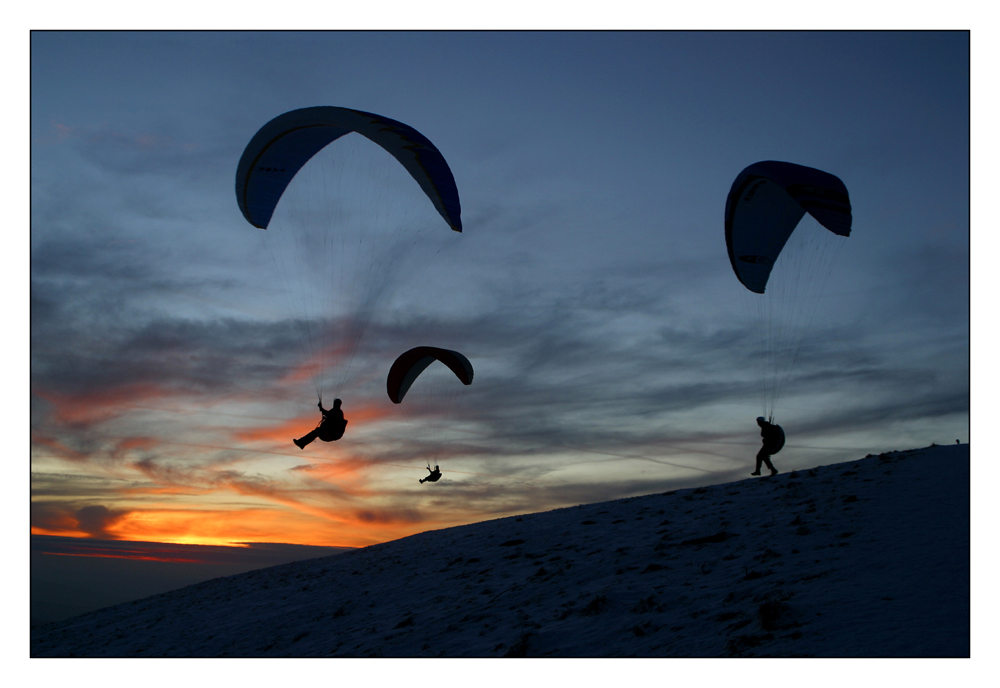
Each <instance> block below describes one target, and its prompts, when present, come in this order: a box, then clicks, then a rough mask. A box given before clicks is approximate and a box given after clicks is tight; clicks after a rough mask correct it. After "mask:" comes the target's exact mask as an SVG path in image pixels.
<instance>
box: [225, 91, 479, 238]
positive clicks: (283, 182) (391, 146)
mask: <svg viewBox="0 0 1000 688" xmlns="http://www.w3.org/2000/svg"><path fill="white" fill-rule="evenodd" d="M351 132H357V133H358V134H361V135H362V136H365V137H366V138H368V139H369V140H371V141H372V142H373V143H376V144H378V145H379V146H381V147H382V148H383V149H385V150H386V151H387V152H388V153H389V154H391V155H392V156H393V157H394V158H396V160H398V161H399V163H400V164H401V165H402V166H403V167H404V168H405V169H406V171H407V172H409V173H410V176H412V177H413V179H414V180H416V182H417V183H418V184H419V185H420V188H421V189H422V190H423V191H424V193H425V194H426V195H427V197H428V198H430V200H431V202H432V203H433V204H434V208H435V209H436V210H437V211H438V213H440V215H441V217H442V218H444V220H445V222H447V223H448V226H449V227H451V228H452V229H453V230H454V231H456V232H461V231H462V218H461V205H460V203H459V198H458V189H457V188H456V186H455V178H454V176H453V175H452V173H451V169H450V168H449V167H448V163H447V162H446V161H445V159H444V156H442V155H441V152H440V151H439V150H438V149H437V148H436V147H435V146H434V144H433V143H431V142H430V140H429V139H428V138H427V137H426V136H424V135H423V134H421V133H420V132H419V131H417V130H416V129H414V128H413V127H410V126H408V125H406V124H403V123H402V122H397V121H396V120H393V119H389V118H388V117H383V116H381V115H375V114H372V113H370V112H362V111H361V110H351V109H349V108H341V107H332V106H320V107H310V108H302V109H300V110H292V111H290V112H286V113H285V114H283V115H279V116H278V117H275V118H274V119H272V120H271V121H270V122H268V123H267V124H265V125H264V126H263V127H261V128H260V130H259V131H258V132H257V133H256V134H255V135H254V137H253V138H252V139H251V140H250V143H248V144H247V147H246V149H245V150H244V151H243V155H242V157H241V158H240V162H239V165H238V166H237V169H236V200H237V202H238V204H239V207H240V211H241V212H242V213H243V217H245V218H246V220H247V222H249V223H250V224H251V225H253V226H254V227H259V228H260V229H267V225H268V223H269V222H270V221H271V216H272V215H273V214H274V209H275V207H276V206H277V205H278V201H279V200H281V195H282V194H283V193H284V191H285V189H286V188H287V187H288V184H289V183H290V182H291V181H292V178H293V177H294V176H295V175H296V173H297V172H298V171H299V170H300V169H301V168H302V166H303V165H305V164H306V162H308V161H309V159H310V158H312V157H313V156H314V155H315V154H316V153H318V152H319V151H321V150H322V149H323V148H325V147H326V146H327V145H329V144H330V143H332V142H333V141H336V140H337V139H338V138H340V137H341V136H344V135H345V134H349V133H351Z"/></svg>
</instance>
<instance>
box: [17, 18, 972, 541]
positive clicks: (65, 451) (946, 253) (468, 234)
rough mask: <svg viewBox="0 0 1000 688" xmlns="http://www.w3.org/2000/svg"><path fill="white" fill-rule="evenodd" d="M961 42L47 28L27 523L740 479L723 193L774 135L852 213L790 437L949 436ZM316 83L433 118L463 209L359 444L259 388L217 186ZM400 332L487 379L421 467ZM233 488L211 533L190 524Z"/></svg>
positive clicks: (812, 336)
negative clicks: (295, 436)
mask: <svg viewBox="0 0 1000 688" xmlns="http://www.w3.org/2000/svg"><path fill="white" fill-rule="evenodd" d="M969 51H970V36H969V34H968V33H966V32H927V31H907V32H879V31H865V32H839V31H838V32H819V33H818V32H796V31H783V32H707V31H698V32H668V31H656V32H627V33H604V32H586V33H564V32H528V33H523V32H522V33H496V32H392V33H386V32H361V33H358V32H336V33H239V32H234V33H218V32H198V33H90V32H71V33H58V32H57V33H49V32H35V33H33V34H32V37H31V153H32V157H31V303H32V310H31V365H32V368H31V388H32V396H31V429H32V466H31V467H32V484H33V504H32V526H33V528H35V529H36V531H35V532H38V533H40V534H47V535H72V536H90V537H99V538H107V539H115V538H118V539H142V540H152V541H157V540H163V541H171V542H200V543H215V544H218V543H221V542H224V541H226V539H227V538H229V539H230V541H238V542H246V541H263V542H294V543H298V544H315V545H328V546H329V545H334V546H338V545H359V544H367V543H369V542H375V541H379V540H384V539H389V538H391V537H397V536H400V535H403V534H407V533H409V532H416V531H419V530H424V529H427V528H430V527H440V526H442V525H448V524H454V523H460V522H469V521H476V520H483V519H485V518H492V517H495V516H499V515H506V514H510V513H517V512H526V511H538V510H543V509H548V508H554V507H557V506H565V505H570V504H577V503H582V502H593V501H598V500H602V499H611V498H616V497H622V496H627V495H631V494H641V493H648V492H652V491H657V490H663V489H669V488H671V487H676V486H683V485H691V484H705V483H710V482H724V481H729V480H733V479H737V478H740V477H744V476H745V475H746V474H747V473H748V472H749V471H750V470H751V466H752V461H753V457H754V454H755V452H756V449H757V447H758V446H759V437H758V429H757V427H756V425H755V423H754V418H755V417H756V416H757V415H759V413H760V405H759V403H758V392H759V389H758V383H757V377H756V373H755V368H754V366H755V365H756V363H755V360H756V359H755V358H754V357H755V355H756V350H755V349H754V345H753V343H752V340H751V335H750V333H749V331H748V328H747V322H746V319H745V318H744V312H743V309H742V305H741V303H742V300H743V298H744V296H745V295H744V294H743V293H742V292H741V289H742V287H740V286H739V285H738V283H737V282H736V279H735V276H734V275H733V273H732V269H731V267H730V265H729V260H728V258H727V255H726V250H725V241H724V235H723V210H724V206H725V199H726V195H727V193H728V191H729V188H730V185H731V184H732V182H733V179H734V178H735V177H736V175H737V174H738V173H739V172H740V171H741V170H742V169H743V168H744V167H746V166H747V165H749V164H751V163H754V162H757V161H760V160H785V161H790V162H795V163H799V164H803V165H808V166H811V167H816V168H819V169H822V170H825V171H828V172H830V173H832V174H835V175H837V176H838V177H840V179H842V180H843V181H844V183H845V184H846V186H847V188H848V190H849V192H850V196H851V204H852V207H853V215H854V224H853V233H852V235H851V237H850V238H849V239H848V240H845V241H844V245H843V246H842V247H841V250H840V252H839V255H838V257H837V259H836V263H835V265H834V269H833V271H832V273H831V276H830V278H829V280H828V282H827V283H826V293H825V294H824V295H823V296H822V297H820V300H819V301H818V303H817V306H816V309H817V315H816V317H815V319H814V320H813V321H812V322H811V323H810V324H809V326H808V327H807V328H805V329H804V331H803V333H802V339H803V350H802V354H801V355H800V356H799V357H798V359H797V361H796V365H795V368H794V379H793V381H792V382H791V383H790V384H789V387H788V391H787V392H786V397H785V401H784V403H783V405H782V407H781V408H779V413H778V416H777V420H778V422H780V423H781V424H782V425H783V426H784V428H785V430H786V433H787V435H788V440H787V445H786V448H785V449H784V450H783V451H782V453H781V454H779V455H777V456H776V457H775V463H776V464H777V465H778V467H779V468H781V469H782V470H791V469H793V468H801V467H807V466H815V465H822V464H829V463H834V462H837V461H843V460H850V459H855V458H859V457H861V456H864V455H866V454H868V453H878V452H881V451H885V450H892V449H906V448H911V447H918V446H926V445H928V444H930V443H932V442H937V443H952V442H954V441H955V440H956V439H960V440H961V441H962V442H967V441H968V440H969V399H970V397H969V394H970V385H969V383H970V370H969V360H970V359H969V353H970V352H969V325H970V322H969V321H970V316H969V313H970V311H969V306H970V304H969V297H970V282H969V279H970V275H969V265H970V226H969V222H970V218H969V209H970V203H969V195H970V180H969V170H970V139H969V137H970V131H969V122H970V109H969V108H970V73H969V64H970V52H969ZM313 105H338V106H344V107H350V108H355V109H359V110H366V111H370V112H375V113H379V114H383V115H386V116H388V117H391V118H393V119H397V120H400V121H402V122H405V123H407V124H410V125H411V126H413V127H415V128H416V129H418V130H419V131H420V132H421V133H423V134H424V135H426V136H427V137H428V138H429V139H430V140H431V141H433V142H434V143H435V144H436V145H437V147H438V148H439V149H440V150H441V152H442V153H443V154H444V156H445V158H446V159H447V160H448V162H449V164H450V166H451V169H452V171H453V173H454V176H455V179H456V182H457V185H458V189H459V193H460V195H461V200H462V217H463V223H464V227H465V230H464V232H463V234H462V235H461V236H457V235H455V237H454V238H455V239H456V241H454V242H452V244H451V245H449V246H447V247H446V248H443V249H442V250H441V251H439V252H438V253H435V254H433V255H431V256H429V257H421V258H419V259H418V263H420V261H424V260H425V259H426V263H420V264H419V265H418V266H417V267H418V268H419V269H415V270H414V271H413V272H412V274H411V273H406V278H405V280H404V281H403V282H402V284H397V285H394V286H395V291H394V292H393V293H392V294H391V295H390V298H387V300H386V302H385V303H384V304H383V305H382V307H380V309H379V311H378V312H377V313H376V315H375V316H374V318H373V321H372V324H371V325H370V327H369V330H368V331H367V333H366V340H365V341H363V342H362V344H361V347H362V348H361V351H362V353H361V354H359V358H358V361H359V362H358V363H357V364H356V366H357V367H358V376H359V380H360V381H359V382H358V383H357V386H355V387H353V388H351V390H350V391H351V395H348V393H347V392H344V393H343V394H342V395H343V396H344V399H345V411H346V412H347V415H348V418H349V419H350V418H351V417H352V416H351V410H352V408H353V409H354V410H355V411H356V412H359V413H360V410H361V409H365V412H366V413H368V414H370V416H365V418H369V417H370V420H369V421H366V420H365V418H361V417H359V418H358V419H357V421H355V425H353V426H350V428H351V430H355V437H354V444H353V445H352V444H350V442H349V441H350V440H351V439H352V438H351V430H349V432H348V435H347V436H345V439H344V440H342V441H341V442H340V443H338V444H336V445H325V444H322V443H317V444H316V445H313V446H311V447H309V451H307V452H306V453H301V454H300V453H299V451H298V450H297V449H295V447H293V446H292V445H291V442H290V439H291V437H292V435H291V434H289V433H288V432H285V434H284V435H281V437H286V436H287V439H282V440H280V441H279V440H277V439H274V438H272V437H271V436H270V435H268V432H269V431H270V429H275V435H274V436H275V437H277V436H278V429H280V430H281V431H282V432H283V431H284V428H285V427H291V425H287V426H286V425H283V423H294V422H296V421H297V419H307V421H308V422H307V427H306V429H308V427H309V423H312V422H313V421H314V420H315V418H314V416H315V415H316V413H315V408H314V404H315V396H312V397H310V395H311V394H312V392H311V391H310V390H308V389H305V391H304V392H303V393H302V395H301V397H299V398H292V397H291V396H288V395H286V396H284V397H280V396H279V395H271V396H269V395H268V394H267V393H266V392H267V390H271V389H273V388H274V385H275V384H276V382H277V380H278V378H279V377H280V376H281V374H282V371H284V372H287V371H288V370H289V369H290V368H291V367H292V366H294V365H296V364H297V363H301V361H296V360H294V356H295V355H297V354H295V351H297V349H296V348H295V347H296V346H297V345H296V344H295V343H294V342H289V338H288V337H287V333H288V332H289V330H290V329H291V325H290V324H289V322H288V320H287V319H286V318H283V317H281V315H280V314H276V313H275V311H273V310H271V309H268V308H265V307H264V304H267V303H269V299H271V298H272V297H273V295H274V293H273V289H271V288H270V287H271V283H270V282H269V280H268V278H266V277H263V276H262V275H264V274H265V273H264V272H263V267H262V265H263V263H262V259H261V254H260V244H259V238H258V237H257V236H256V235H255V234H254V233H255V232H259V230H255V229H254V228H252V227H250V226H249V225H248V224H247V223H246V221H245V220H244V219H243V218H242V216H241V215H240V213H239V210H238V208H237V205H236V201H235V195H234V192H233V179H234V174H235V169H236V163H237V161H238V160H239V157H240V154H241V152H242V150H243V147H244V146H245V145H246V143H247V142H248V141H249V139H250V137H251V136H252V135H253V134H254V133H255V132H256V131H257V129H258V128H259V127H261V126H262V125H263V124H264V123H265V122H267V121H268V120H270V119H271V118H273V117H275V116H277V115H279V114H281V113H283V112H286V111H288V110H292V109H295V108H301V107H308V106H313ZM808 222H811V220H809V219H808V218H807V220H805V221H804V223H806V224H808ZM443 231H445V230H442V232H443ZM447 238H448V239H451V238H452V237H451V236H448V237H447ZM418 344H430V345H438V346H446V347H448V348H453V349H456V350H459V351H462V352H463V353H465V354H466V355H467V356H468V357H469V359H470V360H471V361H472V363H473V365H474V366H476V372H477V375H476V379H475V382H474V384H473V385H472V386H471V387H470V388H468V389H467V390H463V394H462V395H461V397H460V401H459V402H458V403H456V404H455V405H454V406H453V414H454V416H453V417H454V419H455V425H454V426H453V427H451V428H450V430H449V431H447V433H446V434H444V435H442V436H440V437H443V438H444V439H442V441H447V442H449V443H454V445H455V446H458V445H460V446H458V448H457V449H455V450H454V451H455V453H454V454H453V455H451V454H449V455H448V457H447V458H448V461H447V463H445V462H444V461H442V463H443V464H444V465H443V466H442V467H443V468H444V469H446V470H445V473H446V478H447V480H443V481H442V482H440V483H437V484H436V485H435V486H434V488H435V491H433V492H431V491H429V490H427V489H425V486H422V485H419V484H418V483H417V481H416V478H418V477H421V476H422V475H424V474H425V472H424V471H423V468H422V466H423V464H424V462H425V460H426V459H427V457H428V456H429V454H428V453H427V450H426V447H424V446H423V445H421V446H415V445H410V444H408V443H407V442H406V437H407V435H406V432H405V430H403V429H401V428H400V427H399V426H398V424H396V425H394V423H395V420H394V417H393V416H392V413H393V412H394V407H392V405H391V404H389V403H388V401H387V400H385V394H384V391H381V390H382V388H380V387H379V384H380V383H379V379H380V378H379V375H380V374H381V375H384V372H385V371H387V369H388V365H389V364H390V363H391V360H392V358H393V357H394V355H395V353H399V352H402V351H403V350H405V349H407V348H409V347H410V346H415V345H418ZM379 371H382V372H381V373H380V372H379ZM366 376H367V377H366ZM382 379H384V378H382ZM241 391H242V392H248V393H249V392H253V393H255V394H256V395H257V396H256V397H254V398H250V397H249V396H240V394H239V393H240V392H241ZM380 392H381V393H380ZM255 433H256V434H255ZM448 433H450V434H448ZM449 469H450V470H449ZM449 472H450V475H449ZM101 508H103V509H104V511H101V510H100V509H101ZM223 513H225V514H228V515H230V516H232V517H233V519H232V520H231V521H226V520H225V519H222V520H221V521H219V523H223V522H225V523H231V524H232V532H231V533H230V531H227V530H226V529H225V528H224V527H223V526H221V525H220V526H219V527H218V529H216V530H211V529H208V530H206V529H205V528H204V527H203V526H201V525H198V522H199V518H198V517H199V515H202V516H205V515H211V517H212V518H213V519H217V517H219V514H223ZM219 518H221V517H219ZM247 524H254V528H255V530H254V531H253V532H248V530H247V528H248V527H249V526H248V525H247ZM210 531H211V532H210ZM282 535H284V537H282Z"/></svg>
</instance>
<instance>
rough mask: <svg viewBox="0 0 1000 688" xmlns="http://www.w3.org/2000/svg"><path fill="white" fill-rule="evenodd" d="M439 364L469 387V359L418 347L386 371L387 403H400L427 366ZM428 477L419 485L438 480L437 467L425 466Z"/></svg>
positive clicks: (438, 350) (403, 355)
mask: <svg viewBox="0 0 1000 688" xmlns="http://www.w3.org/2000/svg"><path fill="white" fill-rule="evenodd" d="M435 361H438V362H440V363H443V364H444V365H445V366H447V367H448V369H449V370H451V372H453V373H454V374H455V377H457V378H458V379H459V380H460V381H461V382H462V384H463V385H471V384H472V378H473V375H474V374H475V371H473V369H472V364H471V363H470V362H469V359H468V358H466V357H465V356H464V355H462V354H460V353H459V352H457V351H452V350H450V349H440V348H438V347H434V346H418V347H415V348H413V349H410V350H409V351H406V352H404V353H402V354H400V355H399V357H398V358H397V359H396V360H395V362H393V364H392V367H391V368H390V369H389V375H388V376H387V377H386V380H385V390H386V393H387V394H388V395H389V399H390V400H391V401H392V403H394V404H399V403H401V402H402V401H403V398H404V397H405V396H406V393H407V392H408V391H409V390H410V387H411V386H412V385H413V383H414V382H415V381H416V379H417V378H418V377H420V374H421V373H423V372H424V371H425V370H426V369H427V367H428V366H429V365H431V364H432V363H434V362H435ZM427 470H428V472H429V473H430V475H428V476H426V477H425V478H422V479H421V480H420V483H421V484H423V483H425V482H431V483H435V482H437V481H438V480H440V479H441V468H440V467H439V466H437V465H435V466H434V469H433V470H431V466H430V463H429V462H428V464H427Z"/></svg>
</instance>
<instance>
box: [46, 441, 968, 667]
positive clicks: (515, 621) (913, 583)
mask: <svg viewBox="0 0 1000 688" xmlns="http://www.w3.org/2000/svg"><path fill="white" fill-rule="evenodd" d="M748 470H749V469H748ZM969 576H970V572H969V447H968V445H961V446H958V445H956V446H944V447H928V448H926V449H917V450H909V451H905V452H896V453H891V454H883V455H880V456H870V457H868V458H865V459H861V460H859V461H853V462H849V463H843V464H837V465H832V466H823V467H819V468H815V469H811V470H806V471H799V472H798V473H788V474H779V475H777V476H775V477H773V478H752V479H751V478H748V479H747V480H743V481H739V482H735V483H730V484H727V485H716V486H712V487H707V488H697V489H686V490H677V491H676V492H670V493H666V494H656V495H648V496H644V497H635V498H630V499H623V500H618V501H613V502H605V503H601V504H590V505H585V506H578V507H573V508H568V509H560V510H556V511H550V512H546V513H539V514H532V515H529V516H520V517H512V518H504V519H498V520H494V521H487V522H484V523H477V524H473V525H468V526H461V527H458V528H449V529H446V530H439V531H432V532H427V533H422V534H419V535H414V536H412V537H408V538H404V539H402V540H397V541H394V542H388V543H384V544H381V545H375V546H372V547H367V548H364V549H360V550H355V551H352V552H349V553H346V554H338V555H334V556H331V557H325V558H322V559H313V560H309V561H304V562H296V563H293V564H285V565H282V566H275V567H272V568H268V569H261V570H257V571H252V572H249V573H244V574H239V575H235V576H229V577H226V578H218V579H215V580H211V581H207V582H204V583H199V584H197V585H192V586H188V587H186V588H182V589H179V590H175V591H173V592H169V593H165V594H162V595H156V596H153V597H148V598H146V599H143V600H139V601H136V602H131V603H127V604H122V605H118V606H115V607H109V608H106V609H102V610H99V611H96V612H91V613H89V614H85V615H83V616H79V617H76V618H74V619H71V620H68V621H64V622H61V623H57V624H51V625H48V626H45V627H42V628H39V629H37V630H36V631H35V632H34V633H33V634H32V641H31V652H32V656H36V657H39V656H63V657H66V656H111V657H124V656H144V657H149V656H186V657H195V656H198V657H201V656H313V655H320V656H325V655H336V656H386V657H388V656H396V657H400V656H401V657H415V656H471V657H489V656H504V655H507V656H523V655H527V656H561V657H580V656H689V657H690V656H693V657H718V656H733V655H735V656H747V655H771V656H828V657H829V656H833V657H897V656H945V657H962V656H968V655H969V652H970V646H969V642H970V641H969V611H970V607H969V605H970V600H969Z"/></svg>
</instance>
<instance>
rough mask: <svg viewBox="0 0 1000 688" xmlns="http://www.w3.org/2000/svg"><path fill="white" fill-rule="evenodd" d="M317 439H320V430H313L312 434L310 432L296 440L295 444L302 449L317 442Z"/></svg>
mask: <svg viewBox="0 0 1000 688" xmlns="http://www.w3.org/2000/svg"><path fill="white" fill-rule="evenodd" d="M317 437H319V428H316V429H315V430H313V431H312V432H310V433H309V434H308V435H306V436H304V437H301V438H299V439H297V440H295V444H296V445H297V446H298V447H299V449H302V448H304V447H305V446H306V445H307V444H309V443H310V442H313V441H315V439H316V438H317Z"/></svg>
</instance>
